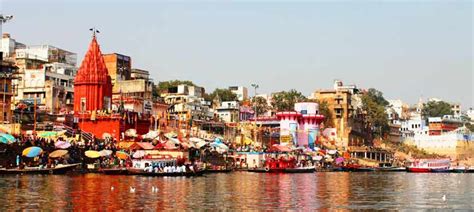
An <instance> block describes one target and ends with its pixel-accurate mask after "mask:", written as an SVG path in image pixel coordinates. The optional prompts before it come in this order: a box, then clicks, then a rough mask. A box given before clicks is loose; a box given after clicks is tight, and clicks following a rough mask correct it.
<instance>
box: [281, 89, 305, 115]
mask: <svg viewBox="0 0 474 212" xmlns="http://www.w3.org/2000/svg"><path fill="white" fill-rule="evenodd" d="M272 98H273V101H272V106H273V108H274V109H276V110H277V111H292V110H294V106H295V103H298V102H303V101H306V100H307V99H306V97H305V96H304V95H303V94H301V92H299V91H297V90H295V89H291V90H289V91H280V92H277V93H274V94H273V96H272Z"/></svg>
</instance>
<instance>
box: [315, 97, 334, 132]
mask: <svg viewBox="0 0 474 212" xmlns="http://www.w3.org/2000/svg"><path fill="white" fill-rule="evenodd" d="M317 102H318V104H319V114H321V115H323V116H324V122H323V123H324V126H325V127H334V120H333V118H332V116H333V113H332V110H331V109H330V108H329V104H328V102H326V101H317Z"/></svg>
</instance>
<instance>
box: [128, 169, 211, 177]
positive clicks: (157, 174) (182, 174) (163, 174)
mask: <svg viewBox="0 0 474 212" xmlns="http://www.w3.org/2000/svg"><path fill="white" fill-rule="evenodd" d="M127 172H128V174H129V175H142V176H151V177H196V176H202V175H203V174H204V171H203V170H199V171H195V172H190V171H189V172H146V171H144V170H142V169H134V168H129V169H127Z"/></svg>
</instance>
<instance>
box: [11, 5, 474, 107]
mask: <svg viewBox="0 0 474 212" xmlns="http://www.w3.org/2000/svg"><path fill="white" fill-rule="evenodd" d="M193 2H194V3H192V2H187V1H175V2H169V1H168V2H152V1H68V2H60V1H41V0H34V1H33V0H32V1H23V0H4V1H3V2H2V12H3V13H4V14H11V15H14V20H12V21H11V22H10V23H7V24H5V25H4V26H3V31H4V32H9V33H11V35H12V36H13V37H14V38H15V39H17V41H19V42H23V43H25V44H51V45H54V46H57V47H61V48H64V49H67V50H70V51H73V52H76V53H77V54H78V59H79V61H78V63H80V61H81V60H82V57H83V55H84V54H85V51H86V48H87V46H88V44H89V42H90V39H91V34H90V32H89V30H88V29H89V28H90V27H93V26H95V27H97V28H98V29H99V30H100V31H101V33H100V35H99V37H98V40H99V43H100V44H101V48H102V51H103V53H111V52H117V53H122V54H125V55H129V56H131V57H132V65H133V66H134V67H135V68H142V69H146V70H149V71H150V73H151V75H152V76H153V78H154V79H155V81H162V80H169V79H183V80H185V79H188V80H193V81H194V82H195V83H197V84H199V85H203V86H204V87H205V88H206V90H207V91H212V90H213V89H214V88H216V87H227V86H230V85H244V86H247V87H250V84H251V83H254V82H256V83H258V84H260V89H259V91H258V92H259V93H263V92H265V93H267V92H274V91H280V90H288V89H292V88H294V89H297V90H299V91H301V92H303V93H304V94H305V95H309V94H310V93H311V92H313V91H314V90H316V89H318V88H331V87H332V82H333V80H334V79H341V80H343V81H344V82H345V83H346V84H352V83H354V84H357V85H358V86H359V87H362V88H370V87H375V88H377V89H379V90H381V91H383V92H384V94H385V96H386V97H387V98H388V99H402V100H404V101H406V102H408V103H414V102H416V101H417V100H418V98H419V97H420V96H423V97H424V98H427V97H438V98H442V99H446V100H448V101H455V102H460V103H462V104H463V107H464V109H465V108H469V107H473V106H474V100H473V92H474V91H473V90H474V85H473V82H474V76H473V49H474V46H473V41H472V39H473V37H472V36H473V33H472V30H473V14H472V13H473V7H474V6H473V3H472V1H401V0H400V1H396V0H394V1H385V2H377V1H367V2H362V1H337V2H330V1H305V2H303V1H302V2H299V3H295V2H290V1H288V2H287V1H275V2H272V1H241V2H232V1H224V0H222V1H217V0H216V1H207V2H199V3H196V2H195V1H193ZM355 2H357V3H355ZM251 94H252V95H253V91H252V92H251Z"/></svg>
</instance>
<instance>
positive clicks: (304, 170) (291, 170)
mask: <svg viewBox="0 0 474 212" xmlns="http://www.w3.org/2000/svg"><path fill="white" fill-rule="evenodd" d="M315 171H316V167H314V166H309V167H295V168H286V169H284V170H283V172H285V173H313V172H315Z"/></svg>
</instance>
